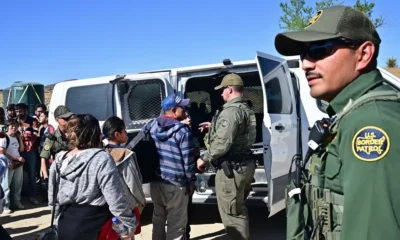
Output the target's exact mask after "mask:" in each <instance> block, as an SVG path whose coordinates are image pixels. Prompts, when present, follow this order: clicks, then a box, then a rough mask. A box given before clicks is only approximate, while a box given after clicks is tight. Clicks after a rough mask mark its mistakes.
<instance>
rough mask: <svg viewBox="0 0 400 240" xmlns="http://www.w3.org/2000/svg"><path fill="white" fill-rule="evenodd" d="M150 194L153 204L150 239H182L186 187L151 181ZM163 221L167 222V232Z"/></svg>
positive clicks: (185, 220)
mask: <svg viewBox="0 0 400 240" xmlns="http://www.w3.org/2000/svg"><path fill="white" fill-rule="evenodd" d="M150 195H151V199H152V201H153V205H154V211H153V236H152V239H154V240H165V239H166V240H180V239H184V236H185V228H186V224H187V207H188V199H189V195H188V194H187V189H186V187H178V186H174V185H170V184H165V183H162V182H151V183H150ZM165 222H167V233H165Z"/></svg>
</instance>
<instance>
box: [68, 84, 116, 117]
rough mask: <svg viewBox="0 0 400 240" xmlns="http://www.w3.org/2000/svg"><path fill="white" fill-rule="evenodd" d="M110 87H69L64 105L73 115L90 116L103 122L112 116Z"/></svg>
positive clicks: (103, 85)
mask: <svg viewBox="0 0 400 240" xmlns="http://www.w3.org/2000/svg"><path fill="white" fill-rule="evenodd" d="M112 104H113V101H112V85H111V84H110V83H104V84H97V85H88V86H79V87H71V88H69V89H68V90H67V97H66V102H65V105H66V106H67V107H68V108H69V110H71V112H73V113H75V114H91V115H93V116H94V117H95V118H97V120H99V121H104V120H106V119H107V118H109V117H111V116H112V115H113V112H112Z"/></svg>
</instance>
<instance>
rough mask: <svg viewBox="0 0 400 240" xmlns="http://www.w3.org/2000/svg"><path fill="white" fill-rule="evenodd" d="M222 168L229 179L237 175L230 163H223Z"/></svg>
mask: <svg viewBox="0 0 400 240" xmlns="http://www.w3.org/2000/svg"><path fill="white" fill-rule="evenodd" d="M221 168H222V170H223V171H224V174H225V176H226V177H227V178H233V177H234V176H235V173H234V172H233V167H232V164H231V163H230V162H229V161H223V162H222V163H221Z"/></svg>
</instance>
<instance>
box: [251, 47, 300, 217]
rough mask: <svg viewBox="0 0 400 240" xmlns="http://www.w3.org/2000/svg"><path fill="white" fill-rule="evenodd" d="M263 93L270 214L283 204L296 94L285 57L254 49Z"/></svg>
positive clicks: (293, 134) (292, 150)
mask: <svg viewBox="0 0 400 240" xmlns="http://www.w3.org/2000/svg"><path fill="white" fill-rule="evenodd" d="M256 61H257V67H258V70H259V74H260V78H261V82H262V88H263V95H264V120H263V148H264V149H263V150H264V168H265V172H266V174H267V180H268V207H269V210H270V215H269V216H273V215H274V214H276V213H278V212H279V211H281V210H282V209H284V208H285V188H286V185H287V184H288V171H289V167H290V163H291V159H292V158H293V156H294V155H295V154H296V139H297V131H296V128H297V122H296V110H295V107H296V105H295V97H294V91H293V86H292V81H291V77H290V72H289V68H288V65H287V62H286V60H284V59H281V58H278V57H275V56H271V55H268V54H265V53H261V52H257V57H256Z"/></svg>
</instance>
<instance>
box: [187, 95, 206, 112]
mask: <svg viewBox="0 0 400 240" xmlns="http://www.w3.org/2000/svg"><path fill="white" fill-rule="evenodd" d="M186 98H189V99H190V102H191V104H192V105H191V106H193V105H194V104H196V105H197V107H198V108H202V106H204V105H205V108H206V111H207V113H210V112H211V98H210V94H209V93H208V92H205V91H195V92H186Z"/></svg>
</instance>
